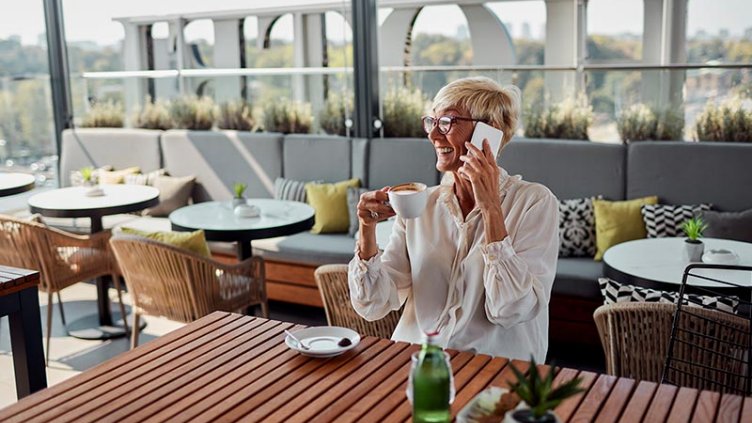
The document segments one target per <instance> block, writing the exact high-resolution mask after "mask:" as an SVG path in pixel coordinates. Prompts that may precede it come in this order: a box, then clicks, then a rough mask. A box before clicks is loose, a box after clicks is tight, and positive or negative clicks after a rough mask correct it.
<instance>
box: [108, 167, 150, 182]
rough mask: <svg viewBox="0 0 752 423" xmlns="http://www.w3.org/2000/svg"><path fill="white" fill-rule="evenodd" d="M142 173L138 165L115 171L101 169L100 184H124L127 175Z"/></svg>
mask: <svg viewBox="0 0 752 423" xmlns="http://www.w3.org/2000/svg"><path fill="white" fill-rule="evenodd" d="M136 173H141V168H140V167H138V166H133V167H129V168H126V169H121V170H113V171H105V170H100V171H99V183H100V184H122V183H124V182H125V175H133V174H136Z"/></svg>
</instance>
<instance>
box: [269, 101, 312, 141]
mask: <svg viewBox="0 0 752 423" xmlns="http://www.w3.org/2000/svg"><path fill="white" fill-rule="evenodd" d="M312 126H313V116H312V115H311V105H310V104H308V103H295V102H289V101H284V100H283V101H272V102H269V103H267V104H266V105H265V106H264V129H265V130H266V131H269V132H281V133H283V134H308V133H310V132H311V127H312Z"/></svg>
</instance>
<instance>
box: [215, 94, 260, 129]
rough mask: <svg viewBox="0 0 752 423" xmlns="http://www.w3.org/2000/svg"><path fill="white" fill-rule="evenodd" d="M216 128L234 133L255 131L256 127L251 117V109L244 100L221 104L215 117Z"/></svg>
mask: <svg viewBox="0 0 752 423" xmlns="http://www.w3.org/2000/svg"><path fill="white" fill-rule="evenodd" d="M217 128H219V129H234V130H236V131H255V130H256V129H257V128H258V126H257V124H256V119H254V117H253V107H252V106H251V104H250V103H249V102H247V101H245V100H235V101H228V102H225V103H222V104H221V105H220V106H219V113H218V115H217Z"/></svg>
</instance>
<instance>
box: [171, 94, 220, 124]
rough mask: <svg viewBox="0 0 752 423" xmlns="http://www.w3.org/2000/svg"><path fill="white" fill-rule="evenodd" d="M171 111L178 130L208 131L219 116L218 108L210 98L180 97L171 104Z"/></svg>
mask: <svg viewBox="0 0 752 423" xmlns="http://www.w3.org/2000/svg"><path fill="white" fill-rule="evenodd" d="M169 110H170V117H171V118H172V121H173V122H174V123H175V127H176V128H184V129H194V130H208V129H211V128H212V126H213V125H214V120H215V118H216V116H217V108H216V106H215V105H214V101H213V100H212V99H211V98H209V97H196V96H188V97H180V98H178V99H176V100H173V101H172V102H171V103H170V108H169Z"/></svg>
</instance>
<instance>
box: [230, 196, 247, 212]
mask: <svg viewBox="0 0 752 423" xmlns="http://www.w3.org/2000/svg"><path fill="white" fill-rule="evenodd" d="M246 204H248V200H247V199H246V198H245V197H240V198H238V197H233V198H232V208H233V209H234V208H235V207H237V206H244V205H246Z"/></svg>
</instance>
